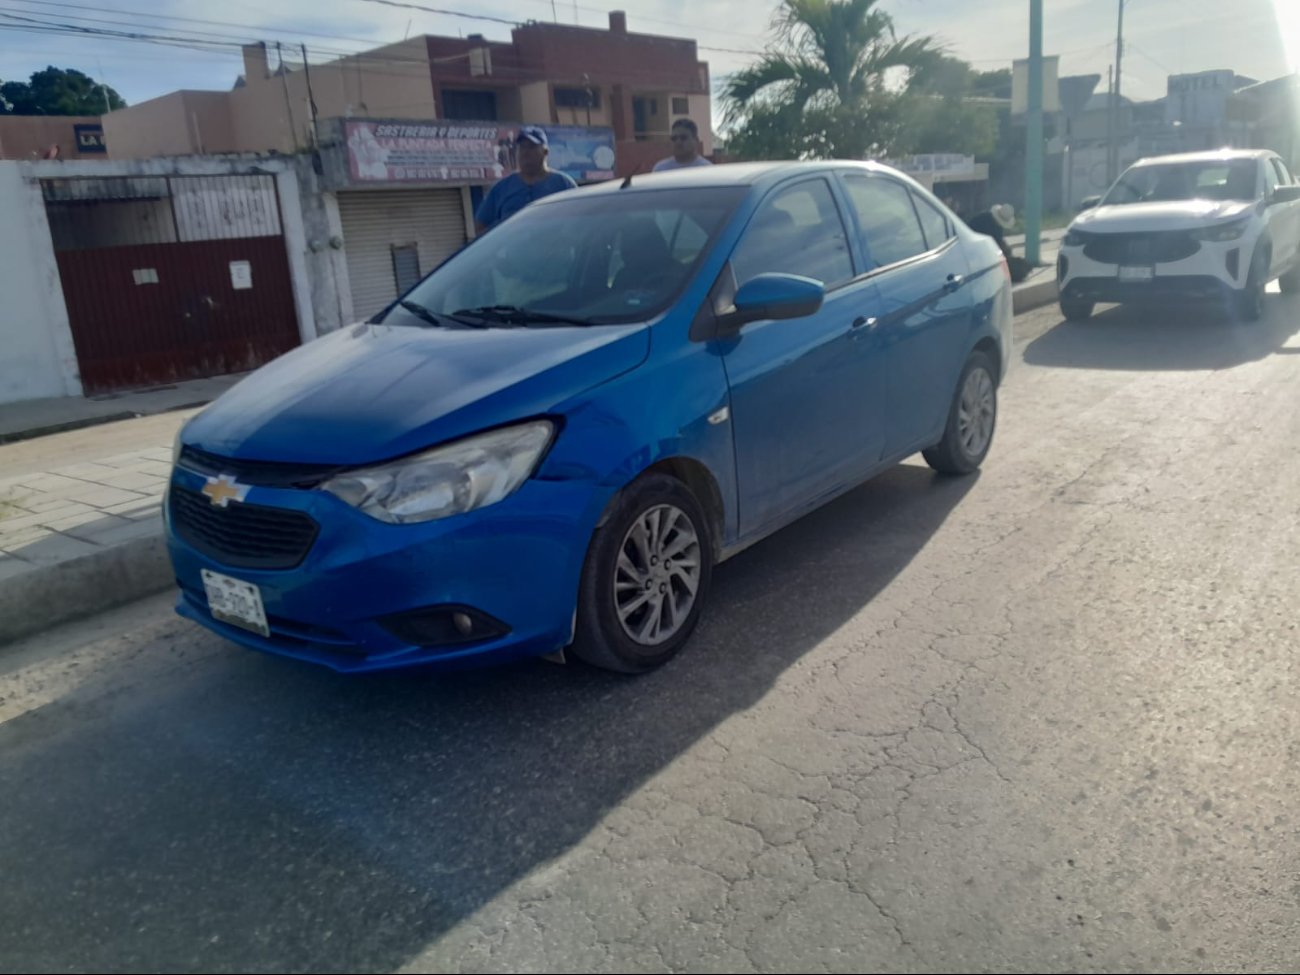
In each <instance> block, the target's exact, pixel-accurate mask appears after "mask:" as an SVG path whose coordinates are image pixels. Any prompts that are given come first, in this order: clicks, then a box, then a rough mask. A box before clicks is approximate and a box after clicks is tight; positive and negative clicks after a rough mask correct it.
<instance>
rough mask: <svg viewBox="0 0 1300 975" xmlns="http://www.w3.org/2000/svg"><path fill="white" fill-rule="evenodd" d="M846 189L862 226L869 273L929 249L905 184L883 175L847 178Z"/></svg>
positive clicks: (847, 176) (845, 179) (845, 180)
mask: <svg viewBox="0 0 1300 975" xmlns="http://www.w3.org/2000/svg"><path fill="white" fill-rule="evenodd" d="M844 186H845V188H846V189H847V190H848V193H849V200H850V201H851V202H852V204H853V208H854V210H856V211H857V214H858V224H859V226H861V227H862V247H863V249H864V250H865V251H866V252H867V260H868V265H867V267H868V269H869V270H874V269H875V268H878V267H885V266H886V265H888V264H896V263H897V262H899V261H905V260H907V259H908V258H909V257H915V256H916V255H917V254H924V253H925V252H926V251H927V250H929V248H928V247H926V245H925V235H924V234H922V233H921V223H920V221H919V220H918V219H917V216H916V210H915V209H914V208H913V207H912V194H911V192H910V191H909V190H908V189H907V187H905V186H904V185H903V184H902V183H895V182H894V181H893V180H891V179H889V178H888V177H884V176H849V175H846V176H845V177H844Z"/></svg>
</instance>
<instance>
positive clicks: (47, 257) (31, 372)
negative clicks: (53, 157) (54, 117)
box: [0, 162, 81, 403]
mask: <svg viewBox="0 0 1300 975" xmlns="http://www.w3.org/2000/svg"><path fill="white" fill-rule="evenodd" d="M22 165H23V164H21V163H17V162H0V227H4V228H5V242H4V247H3V248H2V249H0V295H3V301H0V349H3V350H4V351H3V353H2V354H0V403H14V402H17V401H18V400H27V399H44V398H45V397H49V396H80V395H81V381H80V379H79V378H78V374H77V354H76V350H75V349H74V348H73V344H72V330H71V328H70V327H69V326H68V310H67V308H66V307H65V306H64V303H63V288H62V285H61V284H60V282H59V267H58V264H57V263H56V262H55V260H54V247H53V244H52V243H51V242H50V227H49V223H48V222H47V221H46V219H45V203H44V201H43V200H42V199H41V188H40V184H39V183H37V182H35V181H28V180H25V179H24V178H23V174H22V169H21V167H22Z"/></svg>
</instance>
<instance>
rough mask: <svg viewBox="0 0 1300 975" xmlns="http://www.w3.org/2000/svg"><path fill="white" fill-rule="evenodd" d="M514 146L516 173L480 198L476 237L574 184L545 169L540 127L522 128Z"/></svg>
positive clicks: (546, 151)
mask: <svg viewBox="0 0 1300 975" xmlns="http://www.w3.org/2000/svg"><path fill="white" fill-rule="evenodd" d="M515 145H516V146H517V147H518V149H519V172H517V173H511V174H510V175H509V176H507V177H506V178H505V179H503V180H501V181H500V182H499V183H497V184H496V185H495V186H493V187H492V189H490V190H488V194H487V196H485V197H483V202H482V203H480V204H479V207H478V211H477V212H476V213H475V214H474V230H475V233H476V234H478V235H482V234H484V233H486V232H487V231H489V230H491V229H492V228H493V227H495V226H496V225H497V224H499V223H500V222H501V221H502V220H505V219H506V218H507V217H511V216H513V215H514V214H516V213H518V212H519V211H520V210H522V209H523V208H524V207H526V206H528V204H530V203H532V202H533V201H534V200H540V199H541V198H542V197H544V196H550V195H551V194H552V193H559V192H560V191H561V190H571V189H573V188H575V187H576V186H577V185H578V184H577V183H575V182H574V181H573V180H572V179H570V178H569V177H568V176H566V175H565V174H564V173H557V172H555V171H554V170H553V169H550V168H548V167H547V165H546V157H547V156H548V155H549V154H550V151H551V150H550V147H549V145H548V143H547V139H546V133H545V132H544V131H542V129H541V128H540V127H538V126H536V125H525V126H524V127H523V128H521V129H520V130H519V134H518V135H517V136H515Z"/></svg>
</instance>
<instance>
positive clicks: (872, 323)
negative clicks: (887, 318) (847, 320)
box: [853, 315, 876, 328]
mask: <svg viewBox="0 0 1300 975" xmlns="http://www.w3.org/2000/svg"><path fill="white" fill-rule="evenodd" d="M853 327H854V328H875V327H876V319H874V318H868V317H866V316H865V315H859V316H858V317H857V318H855V319H853Z"/></svg>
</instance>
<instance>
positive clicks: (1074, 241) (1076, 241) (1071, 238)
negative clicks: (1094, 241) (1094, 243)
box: [1061, 227, 1092, 247]
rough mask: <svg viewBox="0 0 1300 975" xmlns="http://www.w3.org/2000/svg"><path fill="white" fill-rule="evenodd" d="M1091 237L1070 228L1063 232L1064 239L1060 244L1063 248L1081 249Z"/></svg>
mask: <svg viewBox="0 0 1300 975" xmlns="http://www.w3.org/2000/svg"><path fill="white" fill-rule="evenodd" d="M1091 237H1092V234H1089V233H1085V232H1084V231H1082V230H1075V229H1074V228H1073V227H1071V228H1070V229H1069V230H1067V231H1066V232H1065V239H1064V240H1063V241H1061V243H1062V244H1063V245H1064V246H1065V247H1082V246H1083V245H1084V244H1086V243H1088V241H1089V240H1090V239H1091Z"/></svg>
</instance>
